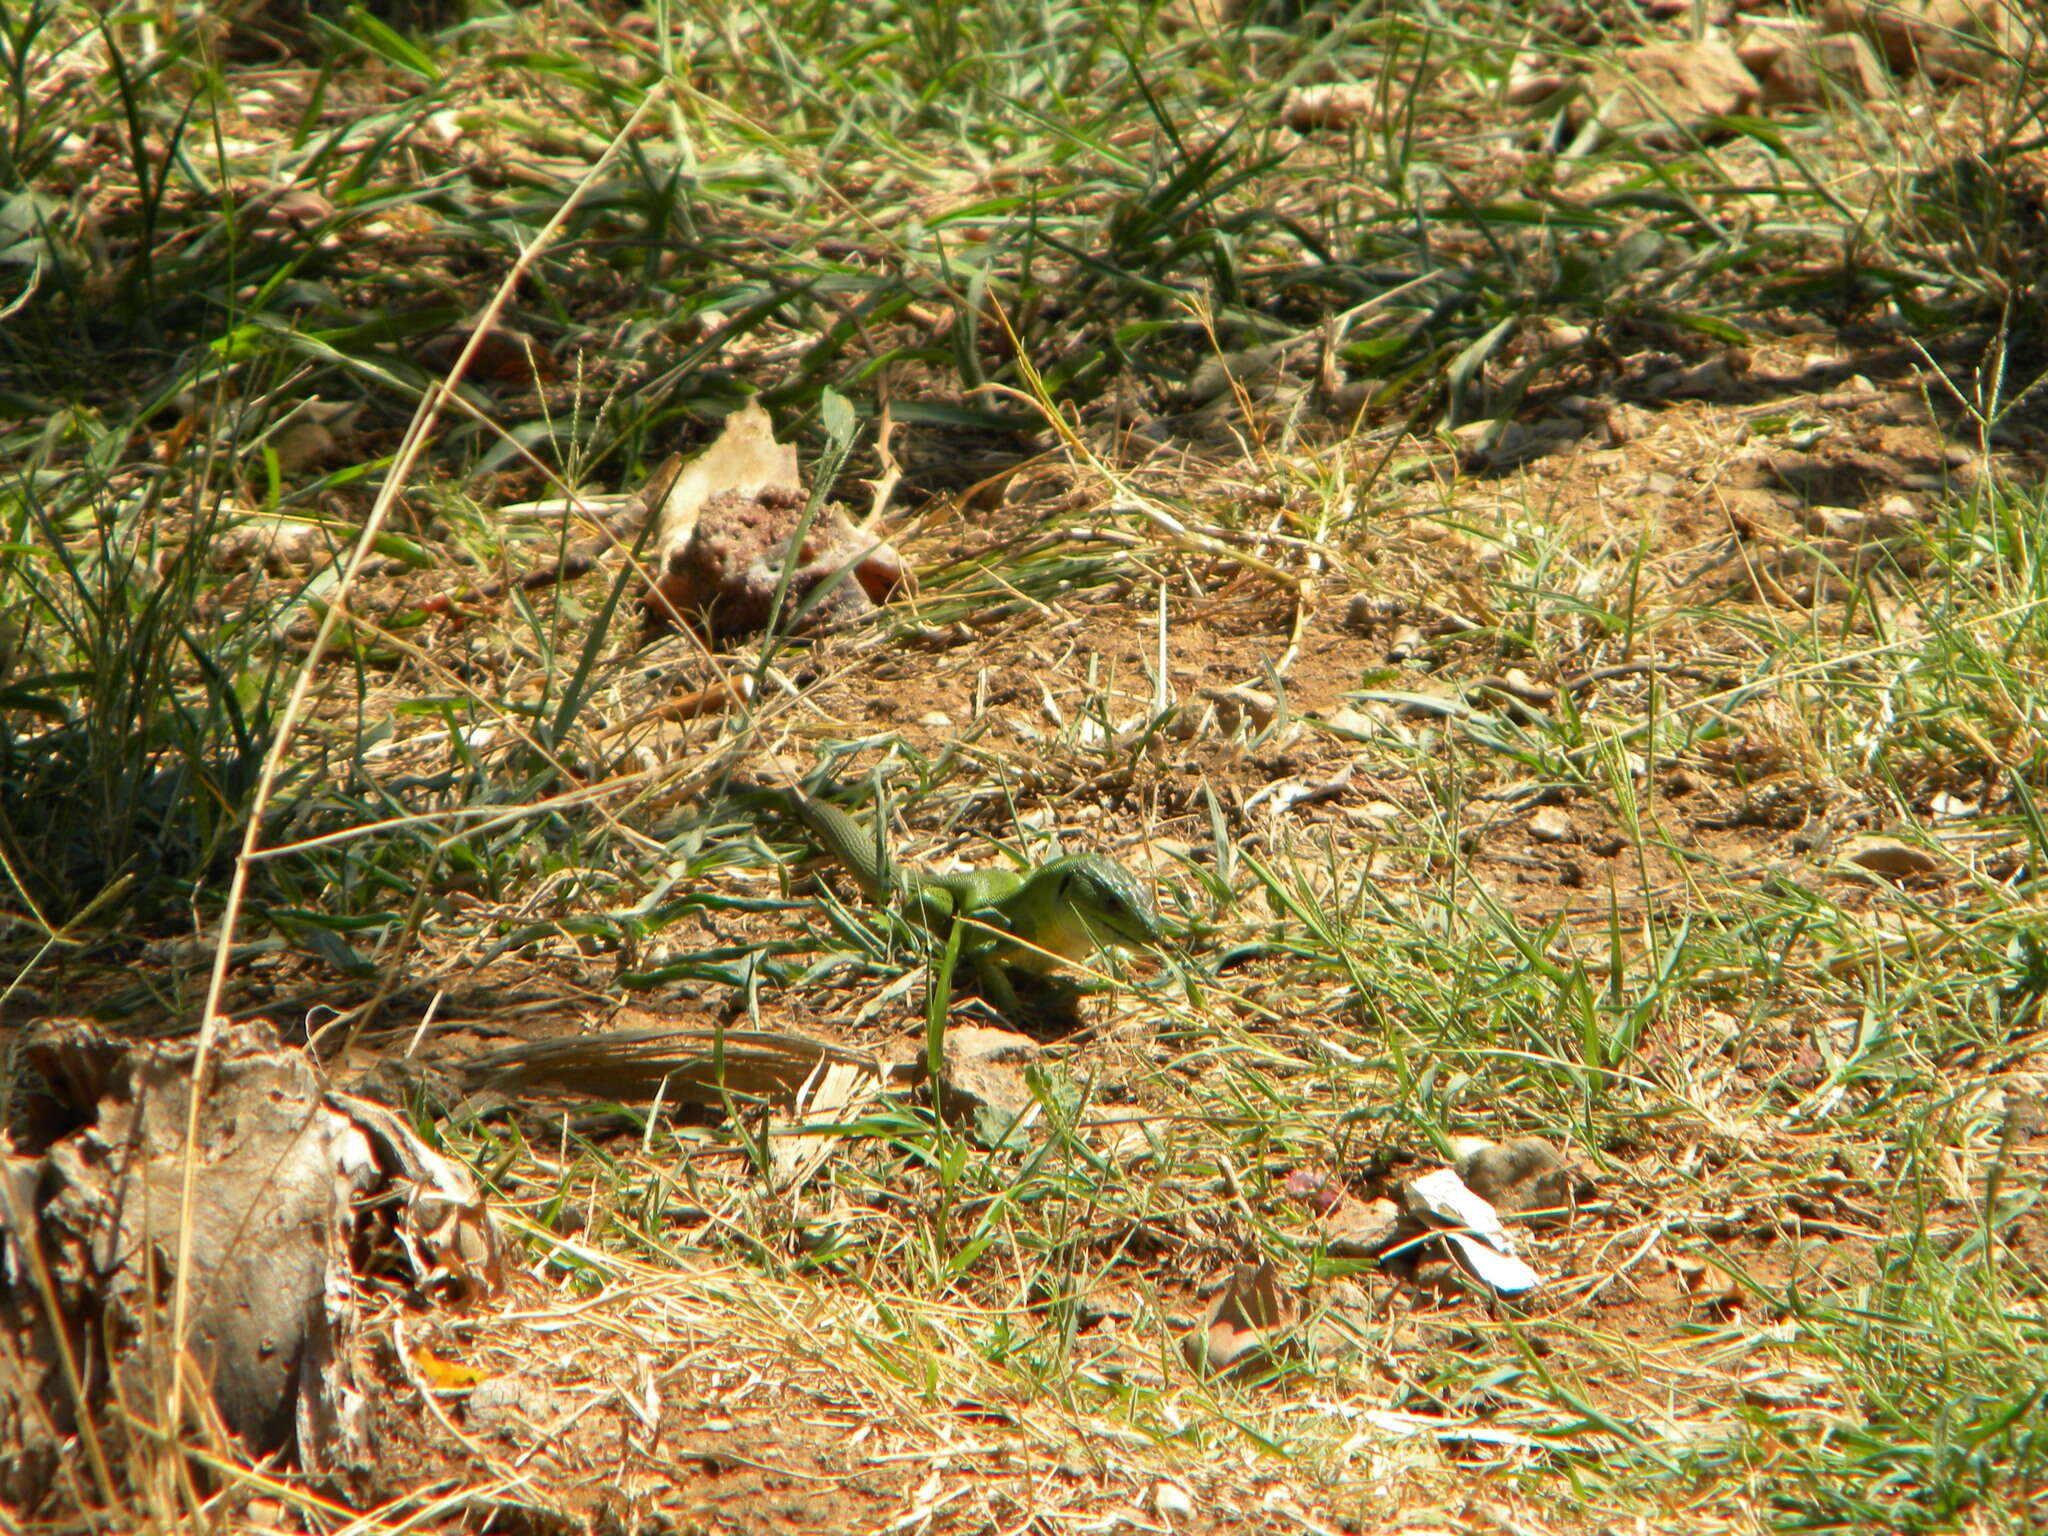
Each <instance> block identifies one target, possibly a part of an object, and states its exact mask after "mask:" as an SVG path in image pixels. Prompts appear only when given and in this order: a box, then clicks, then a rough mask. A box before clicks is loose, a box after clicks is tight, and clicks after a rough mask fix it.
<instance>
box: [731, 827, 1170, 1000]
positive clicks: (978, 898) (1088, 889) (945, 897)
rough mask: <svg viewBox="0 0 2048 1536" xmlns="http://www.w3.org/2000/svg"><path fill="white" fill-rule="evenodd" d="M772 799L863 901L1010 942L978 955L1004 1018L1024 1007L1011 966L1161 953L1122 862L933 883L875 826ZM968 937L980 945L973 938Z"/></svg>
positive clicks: (1139, 885)
mask: <svg viewBox="0 0 2048 1536" xmlns="http://www.w3.org/2000/svg"><path fill="white" fill-rule="evenodd" d="M767 793H768V794H769V795H770V796H771V797H772V798H773V799H774V800H775V802H776V803H777V804H778V805H779V806H780V807H781V808H782V809H783V810H784V811H785V812H786V813H787V814H788V815H789V816H790V817H791V818H792V819H794V820H796V821H798V822H800V823H801V824H802V825H803V827H804V828H805V830H807V831H808V832H809V833H810V834H811V835H812V836H813V837H815V838H816V839H817V840H818V843H819V845H820V846H821V847H822V848H823V849H824V850H825V852H827V853H828V854H830V855H831V856H832V857H833V859H835V860H836V861H837V862H838V863H839V864H841V865H842V866H844V867H845V869H846V871H847V873H848V874H850V875H851V876H853V881H854V884H856V885H858V886H859V887H860V890H861V894H862V895H864V896H866V897H867V898H868V900H870V901H872V902H874V903H876V904H877V905H878V906H886V905H888V904H889V903H890V902H892V901H894V902H897V903H899V904H900V905H901V907H902V908H903V911H904V914H905V915H906V916H908V917H909V918H911V919H912V921H914V922H916V923H917V924H919V925H920V926H921V927H923V928H925V929H927V930H929V931H930V932H932V933H935V934H944V933H945V932H947V931H948V929H949V928H950V927H951V925H952V924H953V922H954V921H955V920H960V919H964V920H967V921H970V922H972V923H974V924H976V925H978V926H980V927H982V928H992V929H996V930H998V931H1000V932H1001V933H1002V934H1003V935H1005V937H1003V938H1001V939H999V940H996V941H994V942H993V943H975V944H974V945H973V951H972V953H973V957H974V961H975V964H976V966H977V968H978V970H979V972H980V975H981V979H982V984H983V987H984V989H985V990H986V991H988V992H991V993H993V994H994V997H993V999H992V1000H993V1001H994V1002H996V1004H997V1006H999V1007H1001V1008H1003V1009H1004V1010H1005V1011H1014V1010H1015V1009H1016V1007H1017V996H1016V992H1015V990H1014V989H1013V988H1012V987H1011V986H1010V984H1009V982H1008V980H1007V979H1006V978H1005V977H1004V976H1003V974H1002V973H1003V970H1004V969H1005V968H1010V969H1015V970H1025V971H1036V972H1045V971H1049V970H1051V969H1053V968H1054V967H1055V966H1057V965H1059V964H1060V963H1061V962H1063V961H1070V960H1089V959H1092V958H1094V956H1095V953H1096V952H1097V951H1098V950H1100V949H1102V948H1104V947H1106V946H1108V945H1111V944H1123V945H1129V946H1132V947H1138V946H1145V945H1153V944H1157V943H1159V942H1160V941H1161V940H1162V939H1164V938H1165V937H1166V931H1165V929H1164V928H1162V927H1161V926H1160V922H1159V912H1158V909H1157V908H1156V907H1155V906H1154V905H1153V901H1152V893H1151V891H1150V890H1148V889H1147V888H1146V887H1145V885H1144V883H1143V882H1142V881H1140V880H1139V879H1138V877H1137V876H1135V875H1133V874H1132V873H1131V872H1130V871H1129V870H1127V869H1125V868H1124V867H1123V865H1121V864H1119V863H1117V862H1116V860H1114V859H1110V858H1105V857H1103V856H1102V855H1101V854H1098V853H1074V854H1068V855H1066V856H1064V857H1062V858H1057V859H1052V860H1050V861H1048V862H1047V863H1044V864H1041V865H1039V866H1038V867H1037V868H1036V869H1033V870H1031V871H1029V872H1028V873H1025V872H1019V871H1017V870H1014V869H976V870H968V871H966V872H964V873H961V874H952V875H934V874H927V873H926V872H924V871H922V870H916V869H906V868H904V867H903V866H902V865H900V864H898V863H897V862H896V861H895V859H894V858H893V857H892V856H891V854H890V852H889V848H888V843H887V840H886V838H885V836H884V835H882V833H881V832H880V828H879V821H878V823H877V826H875V827H864V826H862V825H861V824H860V823H859V822H857V821H855V820H854V819H853V818H852V817H851V816H849V815H847V814H846V812H844V811H842V810H840V809H839V807H838V806H836V805H832V804H829V803H828V802H826V801H823V800H815V799H813V798H811V797H810V796H809V795H806V794H805V793H803V791H801V790H797V789H785V790H769V791H767ZM967 938H968V940H969V941H970V942H972V941H973V940H974V938H975V935H974V934H973V933H972V932H970V933H969V934H968V935H967Z"/></svg>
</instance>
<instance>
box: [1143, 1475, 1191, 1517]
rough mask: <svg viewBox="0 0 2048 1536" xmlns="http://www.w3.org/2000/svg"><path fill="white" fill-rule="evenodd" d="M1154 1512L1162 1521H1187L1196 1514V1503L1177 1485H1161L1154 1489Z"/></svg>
mask: <svg viewBox="0 0 2048 1536" xmlns="http://www.w3.org/2000/svg"><path fill="white" fill-rule="evenodd" d="M1152 1510H1153V1513H1154V1514H1156V1515H1158V1516H1159V1517H1160V1518H1161V1519H1162V1520H1185V1519H1187V1518H1188V1517H1189V1516H1191V1515H1193V1514H1194V1512H1195V1501H1194V1500H1193V1499H1192V1498H1190V1497H1189V1495H1188V1491H1187V1490H1186V1489H1185V1488H1182V1487H1180V1486H1179V1485H1178V1484H1176V1483H1159V1484H1157V1485H1156V1486H1155V1487H1154V1488H1153V1489H1152Z"/></svg>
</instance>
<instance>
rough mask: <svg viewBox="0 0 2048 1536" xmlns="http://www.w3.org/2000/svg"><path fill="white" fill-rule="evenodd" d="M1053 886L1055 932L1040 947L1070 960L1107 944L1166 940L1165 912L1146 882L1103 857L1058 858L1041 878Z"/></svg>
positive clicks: (1052, 929) (1052, 923)
mask: <svg viewBox="0 0 2048 1536" xmlns="http://www.w3.org/2000/svg"><path fill="white" fill-rule="evenodd" d="M1035 878H1036V879H1039V880H1045V881H1047V882H1048V883H1049V885H1050V887H1051V894H1052V898H1053V899H1052V904H1051V910H1050V912H1048V914H1047V916H1048V918H1049V919H1050V922H1049V925H1048V926H1049V931H1048V932H1046V933H1045V934H1043V935H1041V936H1040V937H1039V938H1038V939H1037V941H1036V942H1037V943H1038V944H1039V945H1041V946H1042V947H1043V948H1045V949H1047V950H1050V951H1051V952H1053V953H1054V954H1057V955H1062V956H1064V957H1066V958H1067V959H1069V960H1081V959H1085V958H1087V957H1088V956H1089V955H1091V954H1093V953H1094V951H1095V950H1096V949H1098V948H1100V947H1101V946H1102V945H1104V944H1127V945H1132V946H1142V945H1148V944H1157V943H1158V942H1159V941H1160V940H1162V939H1164V938H1165V937H1166V930H1165V929H1164V928H1163V927H1162V926H1161V925H1160V921H1159V909H1158V907H1156V906H1155V905H1154V904H1153V901H1152V892H1151V891H1150V890H1149V889H1148V888H1147V887H1146V885H1145V884H1144V882H1143V881H1141V880H1139V879H1138V877H1137V876H1136V875H1134V874H1132V873H1131V872H1130V871H1129V870H1127V869H1125V868H1124V867H1123V865H1121V864H1119V863H1117V862H1116V860H1114V859H1108V858H1104V857H1103V856H1102V855H1101V854H1099V853H1077V854H1070V855H1068V856H1067V857H1066V858H1062V859H1054V860H1053V861H1052V862H1051V863H1050V864H1047V865H1046V866H1045V867H1044V868H1043V869H1041V870H1040V871H1039V872H1038V874H1037V876H1036V877H1035Z"/></svg>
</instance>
